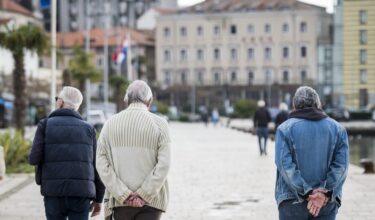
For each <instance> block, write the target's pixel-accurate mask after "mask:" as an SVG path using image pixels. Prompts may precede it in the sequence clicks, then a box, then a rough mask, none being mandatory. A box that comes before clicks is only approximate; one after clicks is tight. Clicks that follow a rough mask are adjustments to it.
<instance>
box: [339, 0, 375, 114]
mask: <svg viewBox="0 0 375 220" xmlns="http://www.w3.org/2000/svg"><path fill="white" fill-rule="evenodd" d="M343 17H344V20H343V21H344V27H343V37H344V39H343V42H344V68H343V82H344V94H345V102H346V103H345V104H346V106H347V107H349V108H351V109H364V108H367V107H371V106H375V62H374V61H375V1H373V0H344V16H343Z"/></svg>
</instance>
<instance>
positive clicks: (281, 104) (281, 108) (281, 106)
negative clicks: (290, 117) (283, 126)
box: [279, 102, 288, 111]
mask: <svg viewBox="0 0 375 220" xmlns="http://www.w3.org/2000/svg"><path fill="white" fill-rule="evenodd" d="M279 109H280V110H281V111H288V105H287V104H286V103H285V102H282V103H280V104H279Z"/></svg>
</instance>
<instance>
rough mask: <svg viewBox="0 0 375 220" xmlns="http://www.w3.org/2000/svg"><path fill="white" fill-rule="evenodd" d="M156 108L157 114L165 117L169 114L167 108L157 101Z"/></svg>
mask: <svg viewBox="0 0 375 220" xmlns="http://www.w3.org/2000/svg"><path fill="white" fill-rule="evenodd" d="M156 106H157V108H158V112H160V113H162V114H163V115H167V114H168V112H169V107H168V105H166V104H165V103H163V102H160V101H157V102H156Z"/></svg>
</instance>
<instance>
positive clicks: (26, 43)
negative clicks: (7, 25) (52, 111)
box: [0, 25, 49, 133]
mask: <svg viewBox="0 0 375 220" xmlns="http://www.w3.org/2000/svg"><path fill="white" fill-rule="evenodd" d="M7 30H8V31H7V32H2V33H0V46H2V47H4V48H6V49H8V50H9V51H10V52H11V53H12V56H13V59H14V64H15V65H14V66H15V68H14V70H13V90H14V96H15V100H14V118H15V122H16V128H17V129H18V130H20V131H21V132H22V133H23V132H24V127H25V123H26V107H27V106H26V103H27V95H26V76H25V69H24V54H25V50H30V51H35V52H36V53H37V54H38V55H41V54H42V53H43V52H44V51H46V50H47V49H48V48H49V41H48V36H47V35H46V33H45V32H44V31H43V30H42V29H41V28H40V27H38V26H35V25H27V26H26V25H24V26H20V27H18V28H15V29H11V30H10V29H7Z"/></svg>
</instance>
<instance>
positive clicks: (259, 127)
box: [253, 100, 271, 156]
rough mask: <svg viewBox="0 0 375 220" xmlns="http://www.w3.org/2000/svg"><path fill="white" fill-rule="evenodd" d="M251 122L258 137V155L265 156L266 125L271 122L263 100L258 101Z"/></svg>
mask: <svg viewBox="0 0 375 220" xmlns="http://www.w3.org/2000/svg"><path fill="white" fill-rule="evenodd" d="M253 122H254V129H255V131H256V134H257V136H258V142H259V151H260V155H261V156H262V155H263V154H264V155H267V139H268V123H270V122H271V115H270V112H269V111H268V109H267V108H266V103H265V102H264V101H263V100H259V101H258V108H257V110H256V111H255V114H254V118H253Z"/></svg>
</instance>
